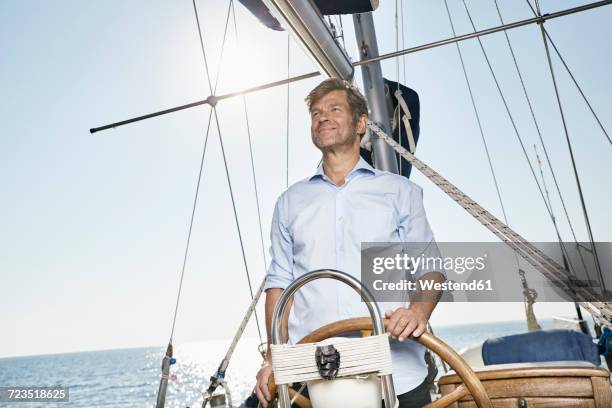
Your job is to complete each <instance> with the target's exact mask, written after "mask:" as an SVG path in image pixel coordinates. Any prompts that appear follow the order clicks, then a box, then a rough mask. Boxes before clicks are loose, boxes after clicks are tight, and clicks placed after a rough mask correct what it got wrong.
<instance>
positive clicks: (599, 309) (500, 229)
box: [368, 122, 612, 327]
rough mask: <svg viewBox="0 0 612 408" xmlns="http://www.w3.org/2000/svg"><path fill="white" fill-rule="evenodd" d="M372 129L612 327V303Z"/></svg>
mask: <svg viewBox="0 0 612 408" xmlns="http://www.w3.org/2000/svg"><path fill="white" fill-rule="evenodd" d="M368 127H369V128H370V129H371V131H372V132H374V133H376V135H377V136H378V137H380V138H381V139H383V140H384V141H385V142H386V143H387V144H389V145H390V146H391V147H392V148H393V149H394V150H395V151H396V152H398V153H399V154H400V155H401V156H402V157H403V158H404V159H406V160H408V161H409V162H410V163H411V164H412V165H413V166H414V167H416V168H417V169H418V170H419V171H420V172H421V173H422V174H423V175H424V176H425V177H427V178H428V179H430V180H431V181H432V182H433V183H434V184H435V185H436V186H438V187H439V188H440V189H441V190H442V191H444V192H445V193H446V194H447V195H448V196H449V197H450V198H452V199H453V200H454V201H455V202H456V203H457V204H459V205H460V206H461V207H462V208H464V209H465V210H466V211H467V212H468V213H469V214H471V215H472V216H473V217H474V218H475V219H476V220H478V221H479V222H480V223H481V224H482V225H483V226H485V227H486V228H487V229H488V230H489V231H491V232H493V234H495V236H497V237H498V238H499V239H501V240H502V241H503V242H505V243H506V244H507V245H508V246H509V247H510V248H512V249H513V250H515V251H516V252H517V253H518V254H519V255H520V256H521V257H522V258H523V259H525V260H526V261H527V262H529V264H531V265H532V266H533V267H534V268H536V269H537V270H538V271H539V272H540V273H542V274H543V275H544V276H545V277H546V278H547V279H549V280H550V281H551V282H552V283H554V284H556V285H558V287H559V288H561V289H562V290H564V291H565V292H566V293H567V294H569V295H570V296H573V297H575V298H576V299H577V300H578V301H579V302H580V305H581V306H582V307H584V308H585V309H587V310H588V311H589V313H591V314H592V315H593V318H594V319H595V320H597V321H598V323H600V324H601V325H602V326H606V327H612V303H604V302H599V301H596V300H595V299H596V298H597V296H596V295H595V294H594V293H593V292H592V291H591V290H590V289H589V288H588V287H579V286H576V285H574V284H573V281H572V279H571V277H570V276H568V275H567V273H566V272H567V271H566V270H565V269H563V268H562V267H561V266H560V265H559V264H557V263H556V262H555V261H554V260H553V259H551V258H550V257H548V255H546V254H545V253H544V252H542V251H541V250H539V249H538V248H536V247H535V246H534V245H533V244H531V243H530V242H528V241H527V240H525V238H523V237H522V236H521V235H519V234H518V233H517V232H515V231H514V230H512V229H511V228H510V227H509V226H507V225H506V224H504V223H503V222H502V221H500V220H499V219H498V218H496V217H495V216H494V215H493V214H491V213H490V212H488V211H487V210H485V209H484V208H483V207H481V206H480V205H479V204H478V203H476V202H475V201H474V200H472V199H471V198H470V197H468V196H467V195H466V194H465V193H463V192H462V191H461V190H459V189H458V188H457V187H455V186H454V185H453V184H452V183H451V182H450V181H448V180H447V179H445V178H444V177H442V176H441V175H440V174H439V173H438V172H436V171H435V170H433V169H432V168H430V167H429V166H427V165H426V164H425V163H423V162H422V161H421V160H419V159H417V158H416V157H415V156H414V155H413V154H412V153H410V152H409V151H408V150H406V149H404V148H403V147H402V146H400V145H399V144H398V143H397V142H396V141H395V140H393V139H392V138H391V137H389V136H388V135H387V134H385V132H384V131H383V130H382V129H380V128H379V127H378V126H377V125H376V124H374V123H372V122H369V123H368Z"/></svg>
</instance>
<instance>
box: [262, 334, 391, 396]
mask: <svg viewBox="0 0 612 408" xmlns="http://www.w3.org/2000/svg"><path fill="white" fill-rule="evenodd" d="M332 344H333V346H334V347H335V348H336V350H338V352H339V353H340V368H339V370H338V377H346V376H353V375H360V374H371V373H374V374H377V375H379V376H380V375H388V374H391V372H392V371H393V365H392V363H391V349H390V348H389V335H388V334H386V333H385V334H380V335H377V336H369V337H363V338H356V339H342V340H340V341H338V342H336V343H332ZM270 347H271V350H272V369H273V370H274V381H275V382H276V384H291V383H294V382H303V381H312V380H319V379H321V375H320V374H319V369H318V368H317V362H316V358H315V352H316V349H317V345H316V344H314V343H308V344H295V345H289V344H272V345H271V346H270Z"/></svg>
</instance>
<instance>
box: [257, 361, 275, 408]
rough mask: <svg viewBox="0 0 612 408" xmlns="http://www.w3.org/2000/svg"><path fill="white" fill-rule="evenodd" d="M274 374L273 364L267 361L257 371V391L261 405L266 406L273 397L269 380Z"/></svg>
mask: <svg viewBox="0 0 612 408" xmlns="http://www.w3.org/2000/svg"><path fill="white" fill-rule="evenodd" d="M271 375H272V364H270V363H269V362H267V361H266V362H265V363H264V366H263V367H261V369H260V370H259V372H258V373H257V386H256V387H255V393H256V394H257V398H258V399H259V402H260V403H261V405H262V406H263V407H264V408H265V407H267V406H268V403H269V402H270V400H271V399H272V396H271V395H270V391H269V390H268V380H269V379H270V376H271Z"/></svg>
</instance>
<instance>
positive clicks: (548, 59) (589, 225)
mask: <svg viewBox="0 0 612 408" xmlns="http://www.w3.org/2000/svg"><path fill="white" fill-rule="evenodd" d="M535 4H536V11H537V14H538V15H540V14H541V13H540V4H539V2H538V0H535ZM540 31H541V33H542V40H543V41H544V49H545V51H546V60H547V61H548V68H549V69H550V76H551V79H552V83H553V87H554V88H555V96H556V98H557V105H558V107H559V114H560V115H561V122H562V123H563V132H564V134H565V140H566V142H567V149H568V150H569V154H570V159H571V162H572V170H573V172H574V179H575V181H576V187H577V188H578V196H579V197H580V205H581V207H582V214H583V216H584V222H585V224H586V227H587V234H588V235H589V241H590V242H591V247H592V251H593V259H594V260H595V269H596V270H597V273H598V275H599V276H598V277H599V283H600V285H601V290H602V291H604V292H605V290H606V285H605V282H604V279H603V274H602V271H601V265H600V263H599V256H597V248H596V246H595V240H594V239H593V231H592V230H591V222H590V220H589V214H588V212H587V209H586V203H585V201H584V194H583V193H582V185H581V183H580V177H579V176H578V169H577V168H576V160H575V158H574V151H573V149H572V143H571V141H570V138H569V131H568V129H567V123H566V121H565V114H564V112H563V106H562V105H561V97H560V95H559V88H558V87H557V79H556V77H555V71H554V69H553V65H552V60H551V58H550V50H549V49H548V40H547V38H546V34H545V33H544V27H543V25H542V24H540Z"/></svg>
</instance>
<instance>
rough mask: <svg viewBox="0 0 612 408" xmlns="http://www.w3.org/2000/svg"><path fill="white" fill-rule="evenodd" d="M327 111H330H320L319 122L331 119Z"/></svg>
mask: <svg viewBox="0 0 612 408" xmlns="http://www.w3.org/2000/svg"><path fill="white" fill-rule="evenodd" d="M327 113H328V112H326V111H321V112H319V123H321V122H327V121H328V120H329V119H328V115H327Z"/></svg>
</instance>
